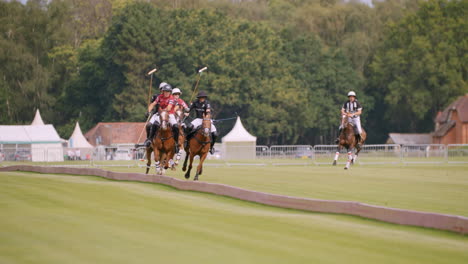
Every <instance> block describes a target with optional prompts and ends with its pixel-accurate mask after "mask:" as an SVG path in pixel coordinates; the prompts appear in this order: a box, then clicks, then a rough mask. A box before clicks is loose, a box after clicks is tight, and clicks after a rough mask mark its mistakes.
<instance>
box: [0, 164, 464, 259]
mask: <svg viewBox="0 0 468 264" xmlns="http://www.w3.org/2000/svg"><path fill="white" fill-rule="evenodd" d="M280 169H281V171H283V172H285V175H284V179H283V183H282V185H283V188H280V187H279V186H278V187H275V188H273V187H271V186H275V185H277V184H280V183H278V182H276V181H278V179H276V180H275V181H273V182H269V183H268V184H265V186H266V187H264V188H267V189H269V190H272V191H274V190H278V191H280V190H282V189H290V192H293V193H296V194H301V191H299V187H298V186H299V185H300V184H295V185H294V186H295V187H294V188H289V187H288V186H289V185H287V184H285V182H290V181H292V180H297V179H299V178H296V177H299V176H294V174H296V173H299V172H304V171H305V170H310V169H311V168H280ZM288 171H289V173H287V172H288ZM215 172H216V174H217V175H218V176H215V175H214V174H215ZM233 172H235V173H236V174H237V175H238V176H239V177H241V178H244V180H246V181H247V178H248V177H249V175H250V177H252V178H257V177H260V176H256V175H257V174H256V173H255V172H259V174H258V175H262V173H263V174H266V176H269V175H268V173H269V172H268V171H264V170H259V169H258V168H255V169H254V171H253V172H252V169H251V170H250V172H249V170H248V169H245V168H236V169H234V170H233ZM317 172H318V171H315V172H314V171H313V170H312V171H310V173H309V174H307V175H303V177H306V178H302V179H309V178H311V179H310V181H312V182H320V181H319V180H314V174H315V173H317ZM340 172H341V171H340ZM357 172H358V169H355V170H353V171H352V172H351V173H349V174H347V175H346V177H356V176H355V174H356V173H357ZM206 173H207V176H206V180H209V181H213V182H214V181H221V180H222V181H223V182H225V181H227V183H239V182H241V181H240V179H234V178H230V177H229V176H227V175H228V171H227V170H226V171H225V170H221V169H219V168H218V169H215V168H207V170H206ZM210 175H211V176H210ZM333 175H334V174H333V173H329V174H328V177H332V176H333ZM307 177H308V178H307ZM323 177H325V176H323ZM343 177H344V176H343ZM374 177H383V176H382V175H374ZM399 177H401V175H400V176H399ZM0 178H1V180H0V226H1V229H0V263H466V260H467V259H468V236H462V235H459V234H455V233H450V232H443V231H437V230H429V229H424V228H417V227H407V226H399V225H393V224H387V223H382V222H378V221H372V220H366V219H361V218H358V217H351V216H342V215H333V214H318V213H308V212H301V211H296V210H286V209H279V208H273V207H268V206H262V205H258V204H254V203H248V202H243V201H239V200H235V199H230V198H226V197H218V196H215V195H209V194H202V193H195V192H185V191H178V190H175V189H172V188H169V187H165V186H162V185H157V184H145V183H136V182H117V181H111V180H106V179H101V178H98V177H86V176H67V175H48V174H35V173H23V172H1V173H0ZM273 178H276V176H274V177H273ZM285 179H287V180H286V181H285ZM359 179H361V180H362V179H363V178H359ZM260 182H261V181H258V182H257V183H255V181H253V179H251V181H247V183H245V184H246V187H252V188H254V187H258V185H257V184H259V183H260ZM265 182H268V180H267V181H265ZM275 182H276V183H275ZM321 184H322V185H324V183H323V180H322V183H321ZM343 184H344V185H346V184H349V183H347V182H345V183H343ZM267 186H270V187H267ZM305 189H307V188H304V190H305ZM324 193H325V192H324ZM328 195H330V194H328ZM413 195H414V194H413ZM309 196H310V195H309ZM312 196H313V195H312Z"/></svg>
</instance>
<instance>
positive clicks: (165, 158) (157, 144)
mask: <svg viewBox="0 0 468 264" xmlns="http://www.w3.org/2000/svg"><path fill="white" fill-rule="evenodd" d="M159 119H160V122H161V125H160V127H159V129H158V131H157V132H156V135H155V137H154V139H153V141H152V142H151V146H152V150H151V148H147V149H146V158H147V159H148V163H147V164H146V173H147V174H148V171H149V168H150V167H151V151H154V162H155V164H154V165H155V166H156V173H157V174H160V175H161V174H163V173H164V170H165V169H167V168H168V167H171V169H175V167H174V165H175V164H174V161H173V160H172V157H173V156H174V144H175V139H174V136H173V134H172V129H171V126H170V125H169V114H168V113H167V111H166V110H160V111H159Z"/></svg>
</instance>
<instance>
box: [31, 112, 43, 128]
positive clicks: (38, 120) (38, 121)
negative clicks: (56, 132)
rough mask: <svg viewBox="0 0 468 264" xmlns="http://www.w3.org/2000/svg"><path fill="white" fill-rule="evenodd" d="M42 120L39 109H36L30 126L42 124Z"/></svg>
mask: <svg viewBox="0 0 468 264" xmlns="http://www.w3.org/2000/svg"><path fill="white" fill-rule="evenodd" d="M43 125H45V124H44V121H42V117H41V113H40V112H39V109H36V115H35V116H34V120H33V121H32V123H31V126H43Z"/></svg>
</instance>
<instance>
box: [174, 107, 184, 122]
mask: <svg viewBox="0 0 468 264" xmlns="http://www.w3.org/2000/svg"><path fill="white" fill-rule="evenodd" d="M175 114H176V116H177V121H178V122H179V124H180V122H181V121H182V119H183V115H184V113H183V112H182V109H177V111H176V112H175Z"/></svg>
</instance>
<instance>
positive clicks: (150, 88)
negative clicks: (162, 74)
mask: <svg viewBox="0 0 468 264" xmlns="http://www.w3.org/2000/svg"><path fill="white" fill-rule="evenodd" d="M157 70H158V69H156V68H154V69H152V70H151V71H149V72H148V73H147V74H146V75H150V76H151V78H150V85H149V89H148V105H150V100H151V90H152V88H153V73H155V72H156V71H157ZM150 118H151V114H149V115H148V118H147V119H146V122H145V126H144V127H143V129H142V130H141V133H140V136H139V137H138V140H137V142H136V143H137V144H138V143H139V142H140V139H141V135H143V131H145V127H146V124H147V123H148V121H149V120H150Z"/></svg>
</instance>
